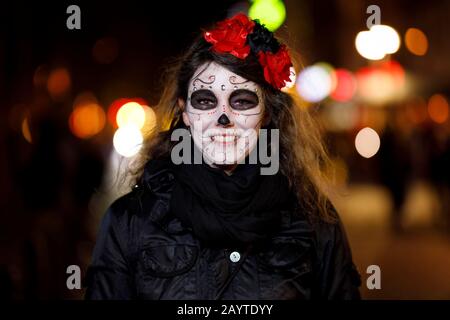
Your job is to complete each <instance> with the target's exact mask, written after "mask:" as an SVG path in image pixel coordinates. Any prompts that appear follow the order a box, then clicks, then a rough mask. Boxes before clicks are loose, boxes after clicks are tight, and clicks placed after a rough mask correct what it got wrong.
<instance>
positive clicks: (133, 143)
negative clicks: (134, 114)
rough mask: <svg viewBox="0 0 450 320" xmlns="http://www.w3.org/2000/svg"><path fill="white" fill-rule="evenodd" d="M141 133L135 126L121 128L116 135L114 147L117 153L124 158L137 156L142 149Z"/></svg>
mask: <svg viewBox="0 0 450 320" xmlns="http://www.w3.org/2000/svg"><path fill="white" fill-rule="evenodd" d="M143 140H144V138H143V137H142V133H141V131H140V130H139V129H138V128H137V127H136V126H134V125H129V126H125V127H120V128H119V129H117V131H116V132H115V133H114V138H113V145H114V149H116V151H117V153H118V154H120V155H122V156H124V157H127V158H128V157H132V156H134V155H136V154H137V153H138V152H139V150H140V149H141V147H142V142H143Z"/></svg>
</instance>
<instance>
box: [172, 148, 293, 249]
mask: <svg viewBox="0 0 450 320" xmlns="http://www.w3.org/2000/svg"><path fill="white" fill-rule="evenodd" d="M247 162H248V156H247V158H246V159H245V162H244V163H241V164H238V166H237V167H236V168H235V169H234V171H233V173H232V174H231V175H228V174H227V173H225V172H224V171H223V170H222V169H219V168H213V167H210V166H209V165H208V164H206V163H204V161H203V163H202V164H180V165H172V168H173V170H174V173H175V176H176V183H175V185H174V188H173V191H172V197H171V203H170V207H171V210H172V213H173V214H174V215H175V216H176V217H178V218H179V219H180V221H181V222H182V224H184V225H185V226H187V227H188V228H190V229H192V231H193V232H194V234H195V235H196V236H197V237H198V238H200V239H202V240H204V241H206V242H207V243H209V244H218V245H221V244H226V245H233V244H242V243H251V242H254V241H258V240H263V239H265V238H267V236H268V235H269V234H270V233H272V232H274V231H275V230H276V229H277V227H279V225H280V222H281V213H280V210H281V209H283V208H286V206H287V205H288V202H289V201H288V200H289V194H290V193H289V186H288V181H287V179H286V177H285V176H284V175H283V174H281V171H279V172H278V173H277V174H275V175H261V173H260V168H261V166H262V165H261V164H260V163H259V161H258V164H248V163H247Z"/></svg>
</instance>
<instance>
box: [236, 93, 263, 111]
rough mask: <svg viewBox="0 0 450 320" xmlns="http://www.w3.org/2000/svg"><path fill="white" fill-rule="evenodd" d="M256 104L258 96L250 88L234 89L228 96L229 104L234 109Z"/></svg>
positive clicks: (252, 106) (247, 107)
mask: <svg viewBox="0 0 450 320" xmlns="http://www.w3.org/2000/svg"><path fill="white" fill-rule="evenodd" d="M258 104H259V99H258V96H257V95H256V94H255V93H254V92H252V91H250V90H244V89H240V90H236V91H234V92H233V93H232V94H231V96H230V106H231V107H232V108H233V109H236V110H248V109H251V108H254V107H256V106H257V105H258Z"/></svg>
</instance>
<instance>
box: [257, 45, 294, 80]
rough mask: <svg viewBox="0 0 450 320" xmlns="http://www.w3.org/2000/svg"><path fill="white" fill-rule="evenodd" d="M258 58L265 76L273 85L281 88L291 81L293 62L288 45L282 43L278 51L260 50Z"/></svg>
mask: <svg viewBox="0 0 450 320" xmlns="http://www.w3.org/2000/svg"><path fill="white" fill-rule="evenodd" d="M258 59H259V63H260V64H261V66H262V67H263V68H264V78H265V79H266V81H267V82H268V83H270V84H271V85H272V86H273V87H275V88H277V89H281V88H283V87H284V86H285V83H286V82H289V81H290V79H289V76H290V75H291V71H290V67H291V66H292V62H291V58H290V57H289V53H288V51H287V49H286V46H284V45H282V46H281V47H280V49H279V50H278V51H277V52H276V53H272V52H270V51H267V52H263V51H260V52H259V53H258Z"/></svg>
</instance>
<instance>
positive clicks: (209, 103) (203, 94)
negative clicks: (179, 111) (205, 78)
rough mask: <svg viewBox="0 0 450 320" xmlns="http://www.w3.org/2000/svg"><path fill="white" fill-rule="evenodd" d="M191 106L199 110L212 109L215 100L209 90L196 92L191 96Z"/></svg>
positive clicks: (215, 104) (215, 102)
mask: <svg viewBox="0 0 450 320" xmlns="http://www.w3.org/2000/svg"><path fill="white" fill-rule="evenodd" d="M191 105H192V107H194V108H195V109H200V110H209V109H214V108H215V107H216V106H217V98H216V96H215V95H214V93H212V92H211V91H209V90H198V91H195V92H194V93H192V95H191Z"/></svg>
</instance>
